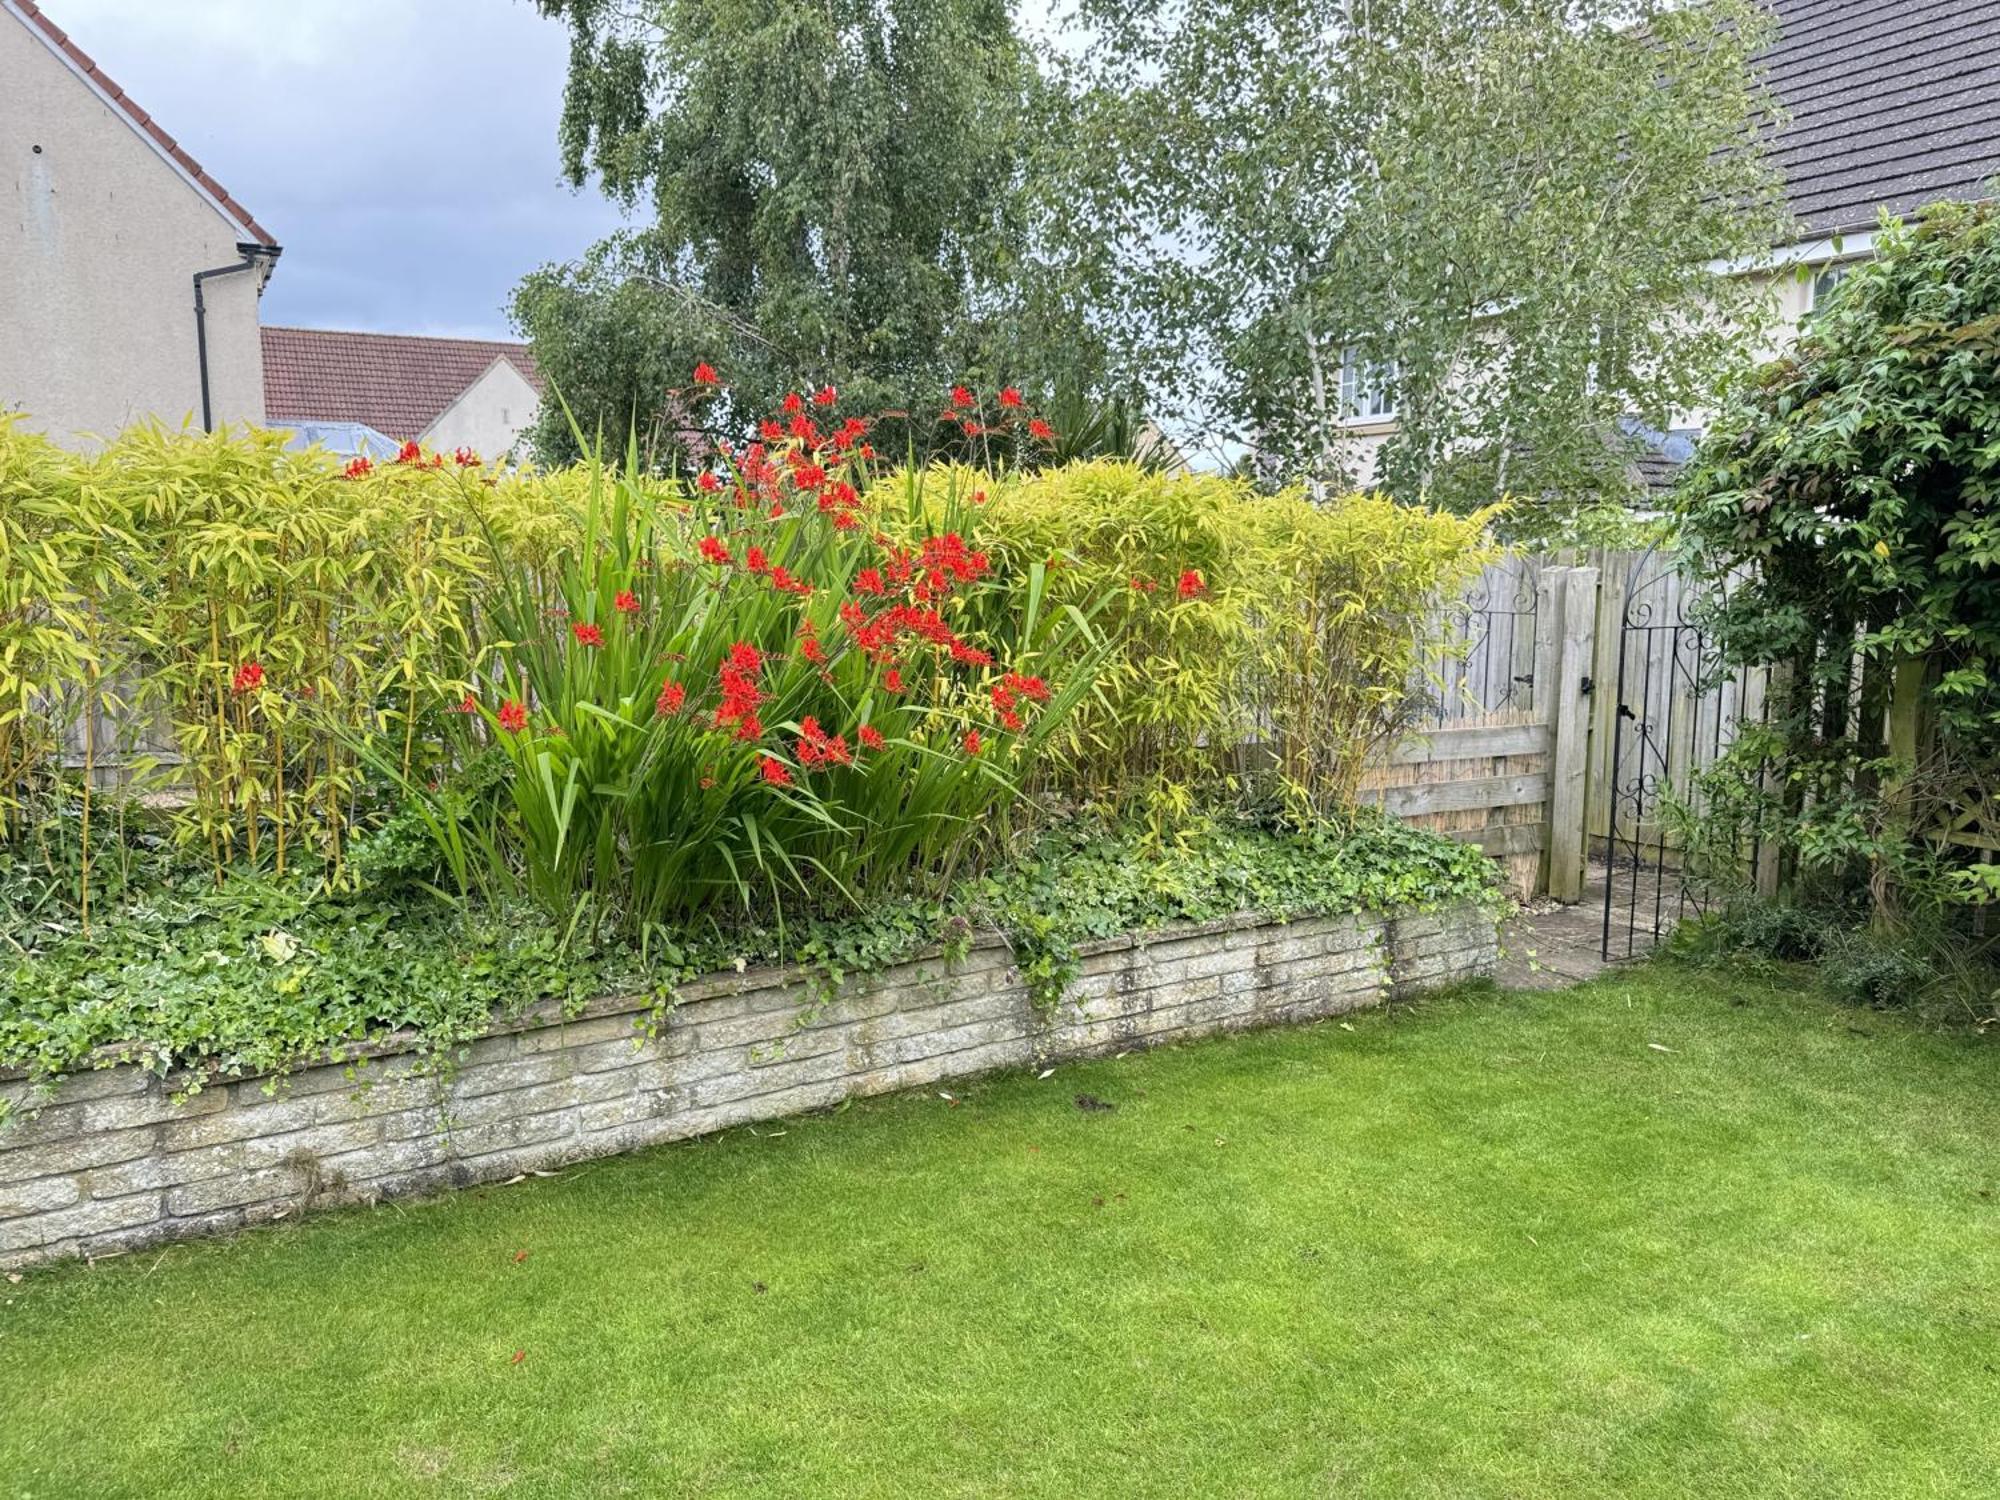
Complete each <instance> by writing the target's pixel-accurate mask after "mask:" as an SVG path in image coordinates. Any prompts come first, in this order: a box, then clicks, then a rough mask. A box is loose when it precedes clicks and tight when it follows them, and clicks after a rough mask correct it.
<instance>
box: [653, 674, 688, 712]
mask: <svg viewBox="0 0 2000 1500" xmlns="http://www.w3.org/2000/svg"><path fill="white" fill-rule="evenodd" d="M687 695H688V690H687V689H686V688H684V687H682V686H681V685H680V684H679V683H678V682H675V681H674V680H673V678H671V677H669V678H668V679H667V680H666V681H665V682H663V683H661V684H660V696H659V697H657V698H655V699H654V700H653V709H654V712H656V713H659V714H661V715H666V714H677V713H679V712H680V711H681V705H682V704H683V703H685V702H687Z"/></svg>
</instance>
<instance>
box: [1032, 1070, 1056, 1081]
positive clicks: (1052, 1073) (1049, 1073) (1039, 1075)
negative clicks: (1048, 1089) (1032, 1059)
mask: <svg viewBox="0 0 2000 1500" xmlns="http://www.w3.org/2000/svg"><path fill="white" fill-rule="evenodd" d="M1055 1076H1056V1070H1055V1069H1054V1068H1044V1069H1042V1071H1041V1072H1039V1073H1037V1074H1036V1075H1035V1079H1036V1081H1037V1082H1040V1081H1041V1080H1042V1079H1044V1078H1053V1077H1055Z"/></svg>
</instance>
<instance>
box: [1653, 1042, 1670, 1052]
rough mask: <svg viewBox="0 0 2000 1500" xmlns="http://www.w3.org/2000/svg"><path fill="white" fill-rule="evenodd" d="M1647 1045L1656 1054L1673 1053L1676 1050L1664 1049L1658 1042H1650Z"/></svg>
mask: <svg viewBox="0 0 2000 1500" xmlns="http://www.w3.org/2000/svg"><path fill="white" fill-rule="evenodd" d="M1646 1045H1647V1046H1648V1047H1651V1048H1652V1049H1653V1050H1654V1051H1655V1052H1671V1051H1673V1050H1674V1049H1673V1048H1671V1047H1662V1046H1661V1045H1660V1044H1659V1043H1658V1042H1648V1043H1646Z"/></svg>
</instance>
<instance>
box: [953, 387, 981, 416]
mask: <svg viewBox="0 0 2000 1500" xmlns="http://www.w3.org/2000/svg"><path fill="white" fill-rule="evenodd" d="M976 400H977V398H976V397H974V395H973V394H972V392H971V391H969V390H967V389H966V388H965V387H964V386H962V385H955V386H953V387H952V388H951V404H952V405H953V406H955V407H957V408H958V409H959V410H961V411H963V410H964V409H965V408H966V407H968V406H972V405H974V404H975V403H976Z"/></svg>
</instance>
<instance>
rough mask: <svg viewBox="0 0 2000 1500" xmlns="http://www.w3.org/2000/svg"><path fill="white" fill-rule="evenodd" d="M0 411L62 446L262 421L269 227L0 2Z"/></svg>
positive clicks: (71, 50) (71, 45)
mask: <svg viewBox="0 0 2000 1500" xmlns="http://www.w3.org/2000/svg"><path fill="white" fill-rule="evenodd" d="M0 159H4V160H5V161H6V164H7V173H6V175H7V178H8V182H7V193H8V201H7V204H6V206H5V212H4V213H0V410H14V411H19V412H23V413H25V414H26V416H25V417H24V419H23V420H24V421H25V422H26V423H27V425H29V426H31V427H34V428H36V429H38V430H40V431H43V432H46V433H48V434H49V435H50V436H51V437H53V438H55V439H56V440H57V441H59V442H64V443H71V444H77V443H87V442H89V441H90V440H91V439H92V438H95V437H109V436H111V435H113V434H115V433H117V432H118V431H119V430H120V429H121V428H123V427H126V426H128V425H130V424H131V423H133V422H137V421H140V420H143V419H145V418H149V417H153V418H158V419H160V420H162V421H164V422H167V423H170V424H173V425H179V424H181V423H183V422H189V423H193V424H195V425H197V426H203V427H213V426H218V425H221V424H223V423H228V422H260V421H262V420H263V418H264V366H263V347H262V345H261V343H260V342H259V339H258V328H257V314H258V303H259V300H260V299H261V297H262V295H263V290H264V284H265V282H266V281H267V280H268V279H269V278H270V275H271V271H272V268H273V267H274V266H275V265H276V264H277V260H278V254H279V249H278V244H277V241H276V240H275V239H274V238H273V237H272V235H271V233H270V231H269V230H267V229H265V228H264V227H263V225H261V224H259V223H258V222H257V220H256V218H255V217H254V216H253V215H252V214H251V213H250V212H249V210H247V209H246V208H244V206H243V205H242V204H241V203H238V202H237V201H236V200H235V199H234V198H232V197H231V196H230V195H229V194H228V193H227V192H226V191H224V189H223V187H222V185H221V184H220V183H218V182H217V181H216V180H215V179H214V178H213V177H211V176H210V175H209V174H208V173H207V172H205V171H203V170H202V167H201V164H200V163H199V162H197V161H196V160H195V159H194V158H193V157H192V156H190V155H189V154H188V153H187V152H186V151H185V150H183V149H182V148H181V146H180V145H179V143H178V142H176V141H175V140H174V138H173V137H172V136H171V135H169V134H168V133H167V132H166V130H165V129H164V128H163V127H162V126H161V125H160V123H159V122H158V121H157V120H155V119H153V118H152V116H150V115H149V114H147V113H146V111H145V110H143V109H141V108H140V107H139V105H138V104H137V103H135V102H134V101H133V100H132V99H131V98H130V97H128V96H127V95H126V93H125V92H124V90H122V89H121V88H119V87H118V85H117V84H116V83H114V82H112V80H111V79H110V78H108V77H106V76H105V73H104V71H103V69H101V68H99V67H98V66H97V65H96V63H94V62H92V61H91V59H90V57H89V56H88V55H87V54H86V53H85V52H84V51H83V50H82V49H81V48H80V47H78V46H77V44H76V43H75V42H74V41H72V40H71V39H70V38H69V37H68V36H67V35H66V34H65V33H64V32H63V31H62V30H61V29H60V28H59V27H57V26H56V24H55V23H54V22H53V21H51V20H50V19H49V18H48V16H46V15H45V14H43V12H42V10H41V8H40V7H39V6H37V5H35V4H34V3H33V0H0Z"/></svg>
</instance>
